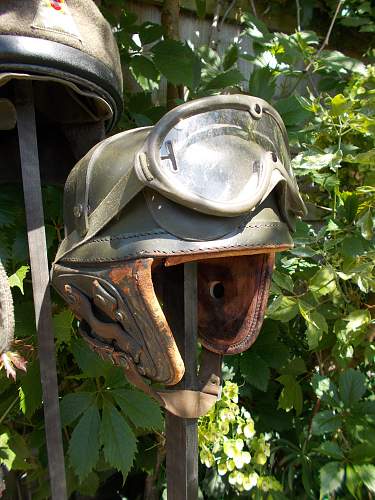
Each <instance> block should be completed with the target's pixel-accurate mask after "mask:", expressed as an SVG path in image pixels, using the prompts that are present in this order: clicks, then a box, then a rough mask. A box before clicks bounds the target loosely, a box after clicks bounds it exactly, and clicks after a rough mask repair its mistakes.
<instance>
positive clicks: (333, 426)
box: [311, 410, 342, 436]
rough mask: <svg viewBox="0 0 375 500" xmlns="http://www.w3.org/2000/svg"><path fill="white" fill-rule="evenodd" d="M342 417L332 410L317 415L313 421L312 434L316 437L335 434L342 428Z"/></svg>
mask: <svg viewBox="0 0 375 500" xmlns="http://www.w3.org/2000/svg"><path fill="white" fill-rule="evenodd" d="M341 423H342V420H341V417H340V415H337V414H336V413H334V412H333V411H331V410H324V411H320V412H319V413H317V414H316V415H315V416H314V418H313V419H312V427H311V430H312V433H313V434H314V435H315V436H319V435H322V434H326V433H330V432H335V431H337V429H338V428H339V427H341Z"/></svg>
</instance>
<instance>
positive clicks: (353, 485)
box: [345, 465, 362, 499]
mask: <svg viewBox="0 0 375 500" xmlns="http://www.w3.org/2000/svg"><path fill="white" fill-rule="evenodd" d="M345 486H346V487H347V488H348V490H349V491H350V493H351V494H352V495H353V497H354V498H355V499H358V498H360V496H359V495H358V490H361V489H362V481H361V479H360V477H359V476H358V474H357V473H356V472H355V470H354V469H353V467H352V466H350V465H347V466H346V478H345Z"/></svg>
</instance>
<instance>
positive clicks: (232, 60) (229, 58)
mask: <svg viewBox="0 0 375 500" xmlns="http://www.w3.org/2000/svg"><path fill="white" fill-rule="evenodd" d="M238 54H239V50H238V45H237V44H236V43H233V44H232V45H230V46H229V47H228V49H227V50H226V52H225V55H224V59H223V69H224V71H226V70H228V69H230V68H231V67H232V66H233V65H234V64H236V62H237V61H238Z"/></svg>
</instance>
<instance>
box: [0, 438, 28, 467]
mask: <svg viewBox="0 0 375 500" xmlns="http://www.w3.org/2000/svg"><path fill="white" fill-rule="evenodd" d="M28 437H29V436H28V435H27V434H26V438H28ZM8 445H9V447H10V449H11V450H12V451H13V452H14V454H15V458H14V461H13V463H12V470H20V471H25V470H31V469H34V468H35V466H34V465H33V464H32V463H30V457H31V456H32V455H33V452H32V450H31V449H30V448H29V447H28V445H27V443H26V440H25V438H24V437H23V436H22V435H21V434H18V432H16V431H15V430H14V429H12V432H11V434H10V436H9V442H8ZM0 455H1V451H0Z"/></svg>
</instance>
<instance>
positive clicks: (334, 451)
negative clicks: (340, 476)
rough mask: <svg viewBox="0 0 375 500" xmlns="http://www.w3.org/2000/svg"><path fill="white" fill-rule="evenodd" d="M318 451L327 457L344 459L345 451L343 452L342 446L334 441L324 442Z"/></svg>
mask: <svg viewBox="0 0 375 500" xmlns="http://www.w3.org/2000/svg"><path fill="white" fill-rule="evenodd" d="M317 451H318V452H319V453H321V454H322V455H325V456H326V457H330V458H334V459H336V460H342V459H343V458H344V453H343V452H342V450H341V448H340V446H339V445H338V444H337V443H335V442H333V441H326V442H324V443H322V444H321V445H320V446H319V448H318V449H317Z"/></svg>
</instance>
